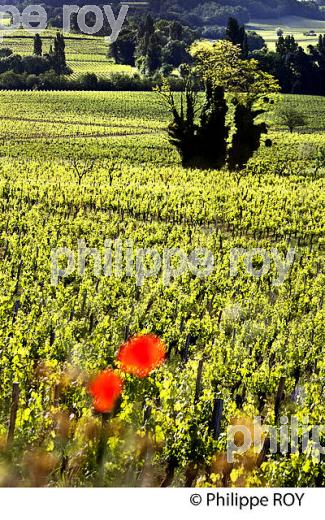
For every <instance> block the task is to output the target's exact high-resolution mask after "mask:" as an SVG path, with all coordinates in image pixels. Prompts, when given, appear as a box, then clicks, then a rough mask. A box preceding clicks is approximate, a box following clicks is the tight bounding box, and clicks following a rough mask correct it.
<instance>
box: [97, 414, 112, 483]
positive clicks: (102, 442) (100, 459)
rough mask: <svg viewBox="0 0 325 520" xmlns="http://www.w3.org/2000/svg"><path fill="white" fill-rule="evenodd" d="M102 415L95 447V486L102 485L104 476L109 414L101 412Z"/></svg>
mask: <svg viewBox="0 0 325 520" xmlns="http://www.w3.org/2000/svg"><path fill="white" fill-rule="evenodd" d="M101 416H102V425H101V431H100V438H99V442H98V447H97V456H96V464H97V468H98V471H97V478H96V487H103V486H104V476H105V460H106V451H107V440H108V428H107V425H108V421H109V414H107V413H103V414H101Z"/></svg>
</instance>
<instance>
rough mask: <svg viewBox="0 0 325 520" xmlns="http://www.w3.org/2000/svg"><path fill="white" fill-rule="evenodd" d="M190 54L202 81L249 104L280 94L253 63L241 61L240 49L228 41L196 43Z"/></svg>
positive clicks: (269, 79)
mask: <svg viewBox="0 0 325 520" xmlns="http://www.w3.org/2000/svg"><path fill="white" fill-rule="evenodd" d="M191 54H192V56H193V58H194V59H195V60H196V69H197V71H198V72H199V74H200V75H201V76H202V77H203V78H204V80H205V81H210V82H211V84H212V85H214V86H215V87H216V86H221V87H223V88H224V89H225V91H228V92H232V93H234V92H235V93H236V94H237V95H242V96H243V97H244V98H246V100H248V101H249V102H250V103H251V102H254V101H256V100H257V99H258V98H260V97H263V96H264V95H266V94H269V93H272V92H278V91H279V84H278V82H277V80H276V79H275V78H274V77H273V76H271V75H270V74H268V73H266V72H263V71H262V70H260V68H259V64H258V61H257V60H255V59H250V60H243V59H242V57H241V49H240V47H239V46H238V45H233V44H232V43H231V42H229V41H226V40H224V41H218V42H216V43H214V44H213V45H211V44H210V43H208V42H199V43H195V44H194V45H193V46H192V48H191Z"/></svg>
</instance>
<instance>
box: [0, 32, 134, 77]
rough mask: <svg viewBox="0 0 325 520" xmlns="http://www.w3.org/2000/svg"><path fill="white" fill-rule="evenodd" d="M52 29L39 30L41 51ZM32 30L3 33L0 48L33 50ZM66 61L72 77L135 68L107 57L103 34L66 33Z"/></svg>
mask: <svg viewBox="0 0 325 520" xmlns="http://www.w3.org/2000/svg"><path fill="white" fill-rule="evenodd" d="M56 32H57V31H56V30H55V29H46V30H45V31H42V34H41V36H42V40H43V45H44V48H43V52H44V54H46V53H48V52H49V49H50V46H51V45H53V40H54V37H55V35H56ZM33 37H34V35H33V33H30V32H28V31H25V30H23V29H20V30H17V31H15V32H14V33H12V34H11V33H8V34H6V33H4V34H3V37H2V39H1V41H0V50H1V48H7V47H9V48H10V49H12V51H13V52H14V53H16V54H20V55H21V56H29V55H31V54H33ZM65 43H66V58H67V64H68V66H69V67H70V68H71V69H72V75H71V78H72V79H78V78H79V77H80V76H82V75H84V74H96V75H97V76H98V77H100V78H109V77H110V76H111V75H112V74H113V73H123V74H128V75H133V74H134V73H135V70H136V69H133V68H132V67H129V66H127V65H116V64H115V63H113V62H112V61H111V60H109V59H108V57H107V53H108V43H107V42H106V41H105V38H104V37H100V36H88V35H84V34H81V35H80V34H74V33H70V34H67V35H66V36H65Z"/></svg>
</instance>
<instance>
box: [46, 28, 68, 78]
mask: <svg viewBox="0 0 325 520" xmlns="http://www.w3.org/2000/svg"><path fill="white" fill-rule="evenodd" d="M50 60H51V64H52V67H53V69H54V71H55V72H56V74H58V76H61V75H62V74H66V73H67V72H68V67H67V62H66V57H65V41H64V36H63V34H61V33H59V32H58V33H57V34H56V37H55V38H54V43H53V51H52V53H51V54H50Z"/></svg>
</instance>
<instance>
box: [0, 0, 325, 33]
mask: <svg viewBox="0 0 325 520" xmlns="http://www.w3.org/2000/svg"><path fill="white" fill-rule="evenodd" d="M4 3H6V2H4ZM7 3H10V2H7ZM26 3H27V2H26V1H25V2H21V4H22V5H25V4H26ZM65 3H66V2H65V1H64V0H46V1H45V2H43V4H44V5H45V6H46V7H47V8H48V10H49V11H50V19H51V22H52V23H53V25H54V26H56V27H62V25H61V26H60V23H61V22H62V5H64V4H65ZM108 3H109V4H111V5H112V6H113V7H114V6H115V7H116V9H118V6H119V4H120V1H119V0H109V1H107V2H104V1H103V0H101V1H100V2H98V0H76V1H75V2H74V4H75V5H80V6H83V5H92V4H93V5H99V6H100V5H104V4H108ZM147 13H151V14H153V15H154V16H155V17H157V19H162V18H164V19H167V20H177V21H179V22H181V23H182V24H184V25H189V26H190V27H195V28H198V27H200V28H203V27H208V26H225V25H226V24H227V20H228V19H229V17H235V18H237V20H238V21H239V22H240V23H247V22H248V21H249V20H250V19H251V18H278V17H280V16H294V15H295V16H304V17H307V18H316V19H317V18H318V19H324V18H325V13H324V11H322V10H321V9H320V6H319V5H317V2H315V1H308V0H305V1H303V2H301V1H299V0H267V1H263V0H148V6H147V7H143V8H141V9H139V8H132V7H131V8H130V14H133V15H142V16H143V15H144V16H145V15H146V14H147Z"/></svg>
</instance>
